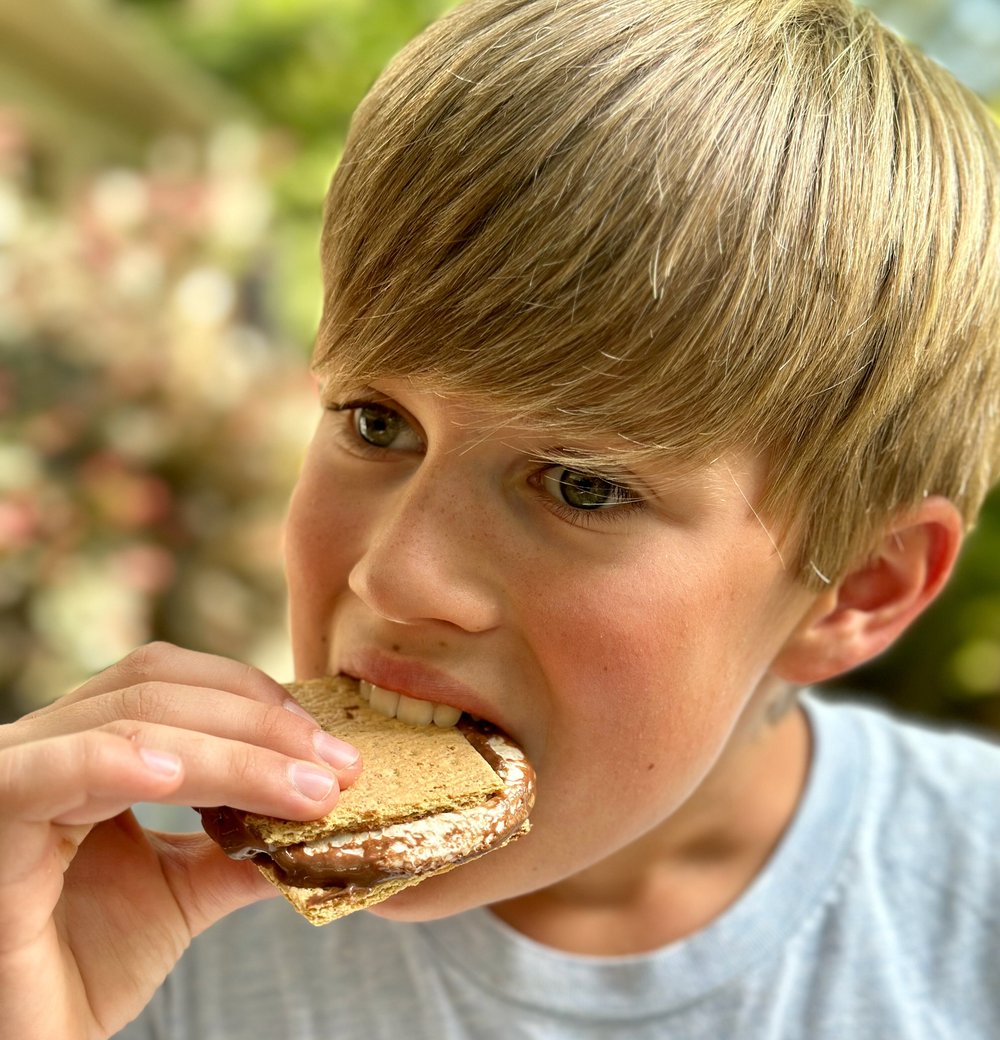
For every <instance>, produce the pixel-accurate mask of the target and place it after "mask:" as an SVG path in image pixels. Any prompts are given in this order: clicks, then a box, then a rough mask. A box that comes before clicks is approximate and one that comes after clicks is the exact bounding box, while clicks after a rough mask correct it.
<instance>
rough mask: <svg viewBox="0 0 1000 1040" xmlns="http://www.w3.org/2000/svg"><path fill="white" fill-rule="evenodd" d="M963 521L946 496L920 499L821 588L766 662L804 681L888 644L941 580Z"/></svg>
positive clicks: (944, 579) (827, 675) (832, 673)
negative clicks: (868, 551) (871, 548)
mask: <svg viewBox="0 0 1000 1040" xmlns="http://www.w3.org/2000/svg"><path fill="white" fill-rule="evenodd" d="M963 528H964V525H963V522H962V517H961V514H960V513H959V512H958V510H957V509H956V508H955V506H954V505H953V504H952V503H951V502H950V501H948V500H947V499H945V498H940V497H938V496H934V497H930V498H926V499H924V501H923V502H922V503H921V504H920V505H919V506H918V507H917V508H916V509H915V510H914V511H913V512H911V513H908V514H906V515H905V516H903V517H901V518H900V520H899V521H898V522H897V523H895V524H893V525H892V526H891V527H890V528H889V529H888V531H887V533H886V535H885V536H884V538H883V539H882V543H881V545H880V546H879V548H878V550H877V551H876V552H875V553H874V554H873V555H872V556H871V557H869V558H868V559H867V560H866V561H865V562H864V563H862V564H859V565H858V566H857V567H855V568H853V569H852V570H850V571H849V572H848V573H847V574H846V575H845V576H844V577H843V578H841V579H840V580H839V581H838V582H837V583H836V584H835V585H834V586H832V587H831V588H830V589H828V590H826V591H825V592H823V593H821V594H820V596H819V597H818V598H817V599H816V600H815V601H814V602H813V605H812V607H811V609H810V610H809V612H808V613H807V615H806V616H805V618H804V619H803V620H802V622H801V623H800V624H799V626H798V627H797V628H796V630H795V631H794V632H793V633H792V636H791V637H790V638H789V640H788V641H787V642H786V643H785V645H784V647H782V649H781V651H780V653H779V654H778V656H777V658H776V659H775V661H774V664H773V666H772V669H771V670H772V671H773V672H774V673H775V674H776V675H778V676H779V677H780V678H782V679H785V680H786V681H788V682H794V683H797V684H799V685H808V684H809V683H816V682H821V681H823V680H824V679H829V678H832V677H833V676H835V675H840V674H842V673H843V672H846V671H849V670H850V669H851V668H855V667H857V666H858V665H860V664H863V663H864V662H865V661H869V660H871V659H872V658H873V657H876V656H877V655H878V654H880V653H881V652H882V651H883V650H885V649H887V648H888V647H889V646H890V645H891V644H892V643H893V642H895V640H896V639H897V638H898V637H899V636H900V635H901V634H902V633H903V632H904V631H905V630H906V629H907V628H908V627H909V625H910V624H911V623H912V622H913V621H914V620H915V619H916V618H917V617H918V616H919V615H920V614H921V613H922V612H923V610H924V609H925V608H926V607H927V606H928V605H929V604H930V603H931V602H932V601H933V600H934V598H935V597H936V596H937V594H938V593H939V592H940V591H941V589H942V588H943V587H944V585H945V583H946V582H947V580H948V577H949V575H950V574H951V571H952V568H953V567H954V564H955V560H956V559H957V557H958V552H959V549H960V548H961V544H962V537H963Z"/></svg>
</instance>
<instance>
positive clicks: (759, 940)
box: [119, 697, 1000, 1040]
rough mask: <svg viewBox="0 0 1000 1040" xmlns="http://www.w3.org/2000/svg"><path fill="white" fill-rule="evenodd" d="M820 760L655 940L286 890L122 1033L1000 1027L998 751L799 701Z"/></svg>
mask: <svg viewBox="0 0 1000 1040" xmlns="http://www.w3.org/2000/svg"><path fill="white" fill-rule="evenodd" d="M805 704H806V708H807V712H808V717H809V719H810V724H811V727H812V731H813V737H814V748H815V751H814V758H813V762H812V766H811V770H810V776H809V781H808V784H807V788H806V791H805V794H804V797H803V800H802V803H801V805H800V807H799V810H798V812H797V814H796V816H795V819H794V820H793V822H792V824H791V826H790V827H789V829H788V831H787V832H786V834H785V836H784V838H783V839H782V841H781V843H780V844H779V846H778V848H777V850H776V851H775V853H774V854H773V856H772V857H771V860H770V861H769V863H768V864H767V866H766V867H765V869H764V870H763V872H762V873H761V874H760V876H759V877H758V878H757V879H756V880H755V881H754V883H753V884H752V885H751V886H750V888H749V889H747V891H746V892H745V893H744V894H743V895H742V896H741V897H740V899H739V900H737V901H736V903H734V904H733V905H732V906H731V907H730V908H729V909H728V910H727V911H725V912H724V913H723V914H722V916H720V917H719V918H717V919H716V920H715V921H714V922H713V923H712V924H710V925H709V926H708V927H706V928H705V929H703V930H702V931H700V932H698V933H697V934H695V935H693V936H691V937H689V938H687V939H684V940H682V941H680V942H676V943H672V944H670V945H669V946H666V947H664V948H663V949H660V950H656V951H654V952H652V953H648V954H642V955H637V956H631V957H617V958H602V957H581V956H572V955H568V954H565V953H560V952H557V951H555V950H552V949H549V948H547V947H544V946H540V945H538V944H536V943H533V942H531V941H530V940H528V939H525V938H524V937H523V936H521V935H520V934H518V933H516V932H514V931H513V930H511V929H509V928H508V927H506V926H505V925H504V924H502V923H501V922H500V921H499V920H497V919H496V918H495V917H494V916H493V915H492V914H491V913H490V912H489V911H488V910H475V911H470V912H468V913H465V914H460V915H458V916H456V917H452V918H449V919H446V920H442V921H436V922H430V923H425V924H394V923H391V922H386V921H382V920H380V919H378V918H376V917H373V916H371V915H369V914H365V913H359V914H354V915H352V916H350V917H347V918H345V919H343V920H342V921H338V922H336V923H334V924H332V925H328V926H326V927H323V928H318V929H317V928H313V927H312V926H311V925H309V924H307V923H306V922H305V921H303V920H302V919H300V918H299V917H298V916H297V915H296V914H295V913H294V912H293V911H292V910H291V908H290V907H288V906H287V904H286V903H285V902H284V900H276V901H271V902H267V903H262V904H258V905H256V906H253V907H248V908H247V909H246V910H243V911H239V912H238V913H236V914H233V915H231V916H230V917H229V918H227V919H226V920H224V921H222V922H220V923H219V924H218V925H216V926H215V927H214V928H212V929H211V930H210V931H208V932H207V933H205V934H204V935H203V936H201V937H200V938H199V939H198V940H196V942H195V943H194V944H193V946H192V947H191V949H190V950H189V951H188V953H187V954H186V955H185V956H184V958H183V959H182V960H181V962H180V963H179V964H178V966H177V967H176V969H175V970H174V972H173V974H172V975H171V976H170V978H169V979H168V980H167V981H166V983H165V984H164V986H163V987H162V988H161V990H160V991H159V993H157V995H156V997H155V998H154V1000H153V1001H152V1003H151V1004H150V1006H149V1007H148V1008H147V1009H146V1011H145V1013H144V1014H143V1015H142V1016H141V1018H140V1019H139V1020H138V1021H137V1022H135V1023H133V1024H132V1025H131V1026H130V1027H128V1028H127V1029H126V1030H125V1031H124V1032H123V1033H121V1034H119V1035H120V1036H121V1037H123V1038H128V1040H152V1038H155V1040H223V1038H241V1040H245V1038H249V1037H281V1038H283V1040H321V1038H322V1040H383V1038H384V1040H400V1038H404V1037H405V1038H406V1040H459V1038H462V1040H494V1038H496V1040H500V1038H503V1040H511V1038H539V1040H541V1038H544V1040H564V1038H566V1040H568V1038H574V1040H579V1038H594V1040H597V1038H601V1040H608V1038H609V1037H622V1038H628V1040H646V1038H653V1037H655V1038H657V1040H661V1038H676V1040H729V1038H738V1040H777V1038H783V1040H790V1038H808V1040H862V1038H869V1037H870V1038H873V1040H875V1038H877V1040H945V1038H947V1040H978V1038H982V1040H986V1038H997V1037H1000V921H998V919H997V918H998V916H1000V749H998V748H997V747H996V746H994V745H993V744H991V743H988V742H987V741H985V740H979V739H974V738H970V737H967V736H960V735H946V734H942V733H940V732H935V731H932V730H929V729H924V728H919V727H917V726H915V725H912V724H905V723H900V722H898V721H895V720H893V719H891V718H890V717H889V716H888V715H886V714H883V713H881V712H877V711H874V710H871V709H869V708H865V707H861V706H855V705H851V706H848V705H842V704H830V703H826V702H824V701H821V700H819V699H817V698H815V697H808V698H806V699H805Z"/></svg>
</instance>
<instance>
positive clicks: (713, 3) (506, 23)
mask: <svg viewBox="0 0 1000 1040" xmlns="http://www.w3.org/2000/svg"><path fill="white" fill-rule="evenodd" d="M998 171H1000V133H998V128H997V126H996V125H995V124H994V123H993V122H992V120H991V118H990V116H989V115H988V113H987V112H986V110H985V108H984V106H983V105H982V104H981V103H980V102H979V101H977V100H976V99H975V98H974V97H973V96H972V95H971V93H970V92H969V91H967V90H965V89H964V88H963V87H961V86H960V85H959V84H957V83H956V82H955V81H954V79H953V78H952V77H951V76H950V75H949V74H947V73H946V72H945V71H943V70H942V69H941V68H939V67H938V66H936V65H935V64H934V63H932V62H931V61H930V60H928V59H927V58H925V57H924V56H922V55H921V54H919V53H918V52H916V51H915V50H913V49H911V48H910V47H908V46H907V45H905V44H904V43H903V42H901V41H900V40H899V39H897V38H896V37H895V36H894V35H892V34H891V33H890V32H889V31H888V30H886V29H885V28H884V27H882V26H881V25H879V24H878V22H877V21H876V20H875V18H874V17H873V16H872V15H871V14H869V13H868V12H866V11H864V10H860V9H856V8H855V7H854V6H853V5H852V4H851V3H850V2H848V0H614V2H602V0H472V2H469V3H466V4H464V5H462V6H460V7H458V8H457V9H456V10H454V11H453V12H451V13H450V14H449V15H447V16H446V17H444V18H443V19H442V20H440V21H439V22H437V23H436V24H435V25H433V26H432V27H431V28H430V29H429V30H428V31H427V32H426V33H424V34H423V35H422V36H420V37H418V38H417V39H416V40H415V41H414V42H413V43H411V44H410V46H409V47H408V48H406V49H405V50H404V51H403V52H402V53H401V54H400V55H399V56H398V57H397V59H396V60H395V61H394V62H393V63H392V64H391V65H390V66H389V68H388V69H387V71H386V72H385V73H384V74H383V76H382V77H381V78H380V79H379V80H378V82H377V83H376V84H375V86H374V88H373V89H372V91H371V92H370V94H369V95H368V97H367V98H366V99H365V100H364V102H363V103H362V104H361V106H360V108H359V109H358V111H357V113H356V116H355V119H354V122H353V124H352V129H351V132H350V135H349V138H348V142H347V145H346V150H345V152H344V156H343V159H342V161H341V163H340V165H339V167H338V169H337V171H336V173H335V176H334V179H333V182H332V185H331V188H330V192H329V196H328V201H327V209H326V216H325V222H324V231H323V249H322V257H323V267H324V277H325V299H324V314H323V320H322V325H321V328H320V334H319V338H318V343H317V352H316V364H317V366H318V368H319V369H320V370H321V371H323V370H330V369H336V370H338V371H339V372H340V373H341V374H342V375H343V376H344V377H346V378H350V379H358V380H364V379H370V378H372V377H374V376H376V375H378V374H386V373H390V374H393V375H399V376H409V375H417V374H419V375H431V376H433V378H434V380H435V381H436V382H437V383H438V384H439V385H440V387H441V388H442V389H443V390H451V391H454V392H457V393H466V394H478V395H488V397H489V399H490V400H491V401H492V402H494V403H495V404H497V405H498V406H499V407H502V408H503V409H505V410H506V411H507V412H508V413H509V414H510V416H511V417H512V418H518V419H522V420H524V421H529V422H531V423H533V424H535V425H536V426H539V427H542V428H550V429H551V430H552V431H554V432H555V433H557V434H559V435H560V436H566V437H573V436H576V435H593V434H594V433H595V432H603V433H607V434H609V435H611V436H613V437H614V438H616V439H617V442H619V443H620V449H618V450H615V451H614V452H612V453H611V454H614V456H615V460H616V463H618V464H619V465H620V464H621V463H622V462H623V461H624V462H625V463H626V464H627V463H628V461H629V460H630V459H648V458H658V459H666V460H668V461H675V462H676V463H677V464H685V465H687V464H703V463H706V462H709V461H711V460H713V459H715V458H717V457H719V456H720V455H721V454H722V453H724V452H725V451H727V450H735V449H739V450H749V451H752V452H754V453H766V456H767V458H768V460H769V481H768V487H767V490H766V492H765V495H764V498H763V500H762V502H761V503H760V504H759V505H758V511H759V512H760V513H761V515H762V516H764V517H766V518H769V522H773V523H775V524H778V525H781V526H782V527H783V529H786V530H794V532H795V539H794V540H795V546H794V553H796V554H797V559H795V566H797V568H798V570H799V572H800V574H801V576H802V578H803V580H805V581H807V582H811V583H816V582H818V581H820V580H825V579H833V578H836V577H837V576H839V575H840V574H842V573H843V572H844V570H845V569H846V568H847V567H848V566H849V565H850V564H851V563H852V562H853V561H856V560H857V559H858V558H859V557H860V556H861V555H863V554H866V553H868V552H870V551H871V549H872V548H873V547H874V546H875V545H876V544H877V541H878V538H879V535H880V533H881V531H882V530H883V528H884V525H885V524H886V522H887V520H888V519H889V518H891V517H892V516H894V515H896V514H898V513H900V512H901V511H905V510H906V509H908V508H911V507H912V506H914V505H915V504H916V503H917V502H919V500H920V499H921V497H922V496H924V495H927V494H931V493H934V494H941V495H945V496H947V497H948V498H950V499H951V500H953V501H954V502H955V503H956V504H957V505H958V506H959V508H960V509H961V510H962V511H963V514H964V515H965V517H966V518H967V520H968V522H970V523H971V522H972V521H973V519H974V517H975V515H976V513H977V511H978V509H979V507H980V505H981V503H982V500H983V498H984V496H985V494H986V492H987V490H988V489H989V487H990V485H991V484H992V483H993V481H994V479H995V478H996V476H997V459H998V451H997V449H998V421H997V420H998V416H997V401H998V395H1000V373H998V347H1000V208H998ZM595 461H601V460H595Z"/></svg>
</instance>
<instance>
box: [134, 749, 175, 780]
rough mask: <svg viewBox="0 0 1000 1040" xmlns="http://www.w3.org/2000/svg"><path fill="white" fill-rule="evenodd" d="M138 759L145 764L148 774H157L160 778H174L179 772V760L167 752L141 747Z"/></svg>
mask: <svg viewBox="0 0 1000 1040" xmlns="http://www.w3.org/2000/svg"><path fill="white" fill-rule="evenodd" d="M139 757H140V758H141V759H142V760H143V762H145V763H146V767H147V768H148V769H149V770H150V772H152V773H158V774H159V775H160V776H169V777H174V776H177V774H178V773H179V772H180V771H181V760H180V759H179V758H178V757H177V756H176V755H173V754H171V753H170V752H169V751H155V750H154V749H153V748H145V747H141V748H139Z"/></svg>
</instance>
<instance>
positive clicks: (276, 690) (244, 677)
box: [39, 643, 288, 714]
mask: <svg viewBox="0 0 1000 1040" xmlns="http://www.w3.org/2000/svg"><path fill="white" fill-rule="evenodd" d="M152 681H158V682H170V683H175V684H177V685H179V686H201V687H211V688H212V689H216V690H224V691H226V692H227V693H234V694H236V695H237V696H239V697H248V698H250V699H251V700H255V701H261V702H263V703H264V704H275V705H278V704H283V703H284V702H285V701H286V700H288V691H287V690H286V689H285V688H284V687H283V686H282V685H281V683H279V682H277V681H276V680H274V679H272V678H271V677H270V676H268V675H266V674H265V673H264V672H262V671H261V670H260V669H259V668H254V667H253V666H251V665H248V664H245V663H243V662H240V661H233V660H231V659H230V658H228V657H221V656H219V655H218V654H206V653H202V652H201V651H197V650H185V649H184V648H182V647H179V646H174V645H173V644H172V643H148V644H146V645H145V646H140V647H138V648H137V649H136V650H133V651H132V653H130V654H129V655H128V656H127V657H123V658H122V659H121V660H120V661H118V662H117V663H116V664H113V665H111V667H110V668H106V669H105V670H104V671H103V672H100V673H99V674H98V675H95V676H94V677H93V678H92V679H89V680H88V681H87V682H85V683H84V684H83V685H82V686H80V687H79V688H78V689H76V690H74V691H73V692H72V693H70V694H67V695H66V696H65V697H63V698H61V699H60V701H59V702H58V703H59V704H63V705H64V704H71V703H74V702H75V701H81V700H85V699H87V698H89V697H96V696H98V695H100V694H103V693H111V692H112V691H114V690H120V689H124V688H126V687H129V686H136V685H139V684H141V683H146V682H152ZM51 707H53V706H52V705H50V706H49V708H51ZM49 708H43V709H42V711H41V713H44V712H46V711H48V710H49ZM41 713H39V714H41Z"/></svg>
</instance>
